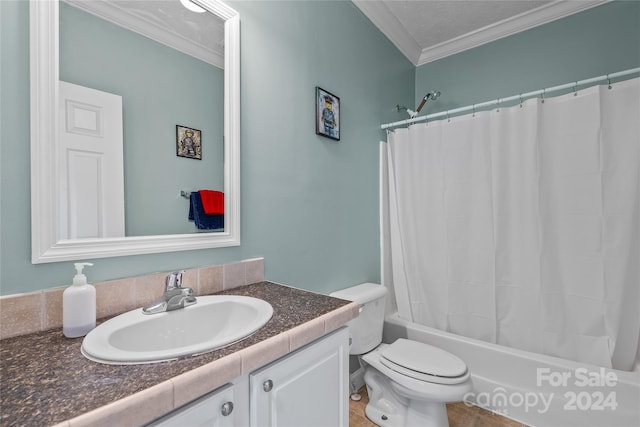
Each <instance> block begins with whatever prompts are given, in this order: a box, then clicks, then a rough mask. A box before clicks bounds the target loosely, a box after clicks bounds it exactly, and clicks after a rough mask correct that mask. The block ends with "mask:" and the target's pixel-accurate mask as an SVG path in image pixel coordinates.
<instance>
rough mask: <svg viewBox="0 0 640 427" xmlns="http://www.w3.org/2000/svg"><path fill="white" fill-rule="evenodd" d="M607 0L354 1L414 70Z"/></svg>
mask: <svg viewBox="0 0 640 427" xmlns="http://www.w3.org/2000/svg"><path fill="white" fill-rule="evenodd" d="M605 1H607V0H554V1H538V0H409V1H407V0H352V2H353V3H354V4H355V5H356V6H357V7H358V8H359V9H360V10H361V11H362V12H363V13H364V14H365V16H367V17H368V18H369V19H370V20H371V22H372V23H373V24H374V25H376V26H377V27H378V29H380V31H382V33H383V34H385V35H386V36H387V37H388V38H389V40H391V41H392V42H393V43H394V44H395V45H396V47H397V48H398V49H399V50H400V51H401V52H402V53H403V54H404V55H405V56H406V57H407V58H408V59H409V60H410V61H411V62H412V63H414V64H415V65H421V64H425V63H427V62H430V61H434V60H436V59H439V58H443V57H445V56H448V55H452V54H455V53H457V52H460V51H463V50H466V49H470V48H473V47H476V46H479V45H481V44H484V43H488V42H491V41H493V40H497V39H499V38H502V37H506V36H509V35H511V34H514V33H517V32H520V31H524V30H527V29H529V28H533V27H535V26H538V25H542V24H545V23H547V22H550V21H553V20H556V19H559V18H562V17H565V16H567V15H570V14H572V13H576V12H580V11H582V10H585V9H588V8H590V7H594V6H597V5H599V4H602V3H604V2H605Z"/></svg>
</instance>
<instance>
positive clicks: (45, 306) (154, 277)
mask: <svg viewBox="0 0 640 427" xmlns="http://www.w3.org/2000/svg"><path fill="white" fill-rule="evenodd" d="M168 273H169V271H167V272H162V273H154V274H149V275H145V276H137V277H130V278H126V279H117V280H109V281H107V282H95V283H93V285H94V286H95V288H96V317H97V318H98V319H100V318H103V317H107V316H113V315H116V314H120V313H124V312H126V311H129V310H133V309H134V308H136V307H142V306H144V305H147V304H150V303H151V302H153V301H155V300H157V299H158V298H159V297H160V296H161V295H162V292H163V290H164V280H165V277H166V276H167V274H168ZM263 280H264V259H263V258H255V259H249V260H244V261H240V262H234V263H229V264H221V265H211V266H206V267H200V268H193V269H186V271H185V274H184V276H183V281H182V283H183V286H185V287H190V288H193V290H194V292H195V294H196V295H209V294H213V293H215V292H219V291H222V290H226V289H233V288H237V287H238V286H244V285H248V284H251V283H256V282H261V281H263ZM65 289H66V286H64V287H60V288H52V289H45V290H42V291H37V292H30V293H26V294H15V295H6V296H2V297H0V339H3V338H10V337H14V336H18V335H25V334H29V333H32V332H38V331H44V330H47V329H53V328H60V327H62V292H64V290H65Z"/></svg>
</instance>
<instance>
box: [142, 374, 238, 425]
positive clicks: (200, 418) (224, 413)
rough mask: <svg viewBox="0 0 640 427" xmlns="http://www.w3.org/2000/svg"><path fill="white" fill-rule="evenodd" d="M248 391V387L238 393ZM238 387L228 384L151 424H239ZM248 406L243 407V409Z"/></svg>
mask: <svg viewBox="0 0 640 427" xmlns="http://www.w3.org/2000/svg"><path fill="white" fill-rule="evenodd" d="M240 393H246V388H245V389H242V390H239V391H238V394H240ZM235 394H236V387H235V386H234V385H233V384H227V385H226V386H223V387H221V388H219V389H217V390H215V391H213V392H211V393H209V394H207V395H205V396H203V397H201V398H199V399H197V400H195V401H193V402H191V403H189V404H187V405H185V406H183V407H181V408H178V409H176V410H175V411H173V412H171V413H170V414H168V415H166V416H164V417H163V418H160V419H159V420H157V421H155V422H153V423H151V424H149V426H153V427H160V426H161V427H185V426H189V427H196V426H208V427H233V426H235V425H237V424H238V422H237V420H238V419H241V418H238V413H239V411H238V408H234V397H235ZM242 409H243V410H245V411H246V408H241V410H242Z"/></svg>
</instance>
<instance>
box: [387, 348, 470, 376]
mask: <svg viewBox="0 0 640 427" xmlns="http://www.w3.org/2000/svg"><path fill="white" fill-rule="evenodd" d="M379 360H380V363H382V364H383V365H384V366H386V367H387V368H389V369H391V370H393V371H395V372H397V373H399V374H402V375H405V376H408V377H410V378H414V379H416V380H419V381H427V382H431V383H436V384H458V383H460V382H462V381H465V380H466V379H467V378H468V370H467V365H466V364H465V363H464V362H463V361H462V360H461V359H460V358H458V357H457V356H454V355H453V354H451V353H449V352H446V351H444V350H442V349H439V348H437V347H434V346H431V345H429V344H424V343H421V342H417V341H411V340H407V339H404V338H399V339H398V340H396V341H395V342H394V343H393V344H391V345H388V346H385V347H384V349H382V351H380V359H379Z"/></svg>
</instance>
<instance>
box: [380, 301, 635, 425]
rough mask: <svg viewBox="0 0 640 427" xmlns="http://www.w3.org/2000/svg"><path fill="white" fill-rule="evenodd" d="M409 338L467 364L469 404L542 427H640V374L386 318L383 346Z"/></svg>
mask: <svg viewBox="0 0 640 427" xmlns="http://www.w3.org/2000/svg"><path fill="white" fill-rule="evenodd" d="M397 338H408V339H412V340H415V341H420V342H424V343H427V344H431V345H434V346H436V347H439V348H442V349H444V350H446V351H448V352H450V353H453V354H455V355H456V356H458V357H460V358H461V359H462V360H464V361H465V362H466V364H467V366H468V367H469V370H470V371H471V377H472V380H473V384H474V391H473V392H471V393H469V394H468V395H467V396H466V397H465V402H467V403H468V404H470V405H471V404H475V405H478V406H481V407H483V408H485V409H488V410H490V411H493V412H495V413H499V414H501V415H503V416H506V417H508V418H511V419H513V420H516V421H519V422H521V423H524V424H527V425H531V426H538V427H547V426H549V427H551V426H558V427H559V426H562V427H570V426H576V427H577V426H602V427H605V426H606V427H623V426H624V427H638V426H640V371H638V369H636V370H635V371H633V372H626V371H619V370H615V369H605V368H600V367H597V366H594V365H586V364H581V363H578V362H573V361H570V360H564V359H560V358H557V357H551V356H545V355H540V354H535V353H531V352H528V351H522V350H517V349H512V348H508V347H503V346H500V345H496V344H490V343H486V342H483V341H478V340H475V339H472V338H465V337H461V336H458V335H454V334H451V333H448V332H443V331H440V330H437V329H433V328H429V327H426V326H421V325H417V324H414V323H411V322H407V321H405V320H403V319H401V318H400V317H399V316H398V315H397V313H394V314H391V315H390V316H388V317H387V318H386V319H385V324H384V336H383V341H384V342H386V343H391V342H393V341H395V340H396V339H397Z"/></svg>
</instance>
